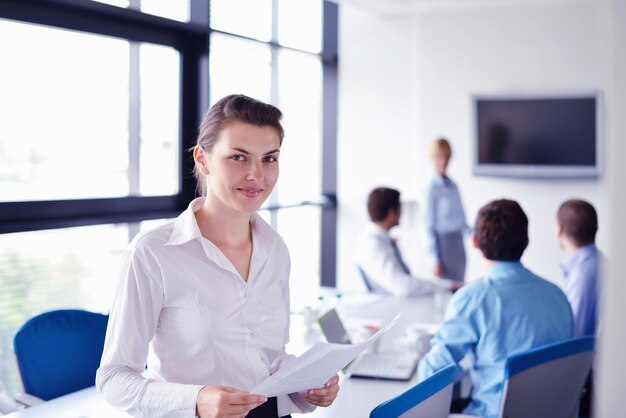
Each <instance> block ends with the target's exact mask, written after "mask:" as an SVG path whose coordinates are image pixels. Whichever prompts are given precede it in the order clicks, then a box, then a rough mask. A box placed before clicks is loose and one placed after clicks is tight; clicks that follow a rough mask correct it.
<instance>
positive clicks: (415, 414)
mask: <svg viewBox="0 0 626 418" xmlns="http://www.w3.org/2000/svg"><path fill="white" fill-rule="evenodd" d="M455 369H456V366H454V365H453V364H451V365H449V366H447V367H445V368H443V369H441V370H439V371H438V372H437V373H435V374H433V375H432V376H430V377H429V378H428V379H426V380H424V381H422V382H420V383H418V384H417V385H415V386H413V387H412V388H410V389H408V390H407V391H405V392H403V393H401V394H400V395H398V396H396V397H395V398H391V399H389V400H388V401H385V402H383V403H381V404H380V405H378V406H377V407H376V408H374V409H373V410H372V412H371V413H370V418H396V417H399V416H402V418H447V417H448V412H449V411H450V402H451V401H452V383H453V382H454V371H455Z"/></svg>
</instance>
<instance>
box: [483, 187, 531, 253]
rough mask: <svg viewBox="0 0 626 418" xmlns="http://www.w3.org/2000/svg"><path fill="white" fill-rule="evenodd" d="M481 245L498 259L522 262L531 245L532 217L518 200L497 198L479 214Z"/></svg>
mask: <svg viewBox="0 0 626 418" xmlns="http://www.w3.org/2000/svg"><path fill="white" fill-rule="evenodd" d="M474 233H475V235H476V239H477V241H478V248H480V251H482V253H483V255H484V256H485V258H487V259H488V260H494V261H518V260H519V259H520V258H522V254H524V250H525V249H526V246H527V245H528V218H527V217H526V214H525V213H524V211H523V210H522V208H521V207H520V205H519V204H518V203H517V202H516V201H514V200H507V199H502V200H494V201H492V202H489V203H487V204H486V205H485V206H483V207H482V208H481V209H480V211H479V212H478V216H477V217H476V226H475V231H474Z"/></svg>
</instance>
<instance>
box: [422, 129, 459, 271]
mask: <svg viewBox="0 0 626 418" xmlns="http://www.w3.org/2000/svg"><path fill="white" fill-rule="evenodd" d="M451 157H452V148H451V147H450V143H449V142H448V141H447V140H446V139H445V138H439V139H437V140H435V141H434V142H433V144H432V146H431V158H432V160H433V164H434V167H435V174H434V176H433V178H432V180H431V181H430V183H429V185H428V190H427V193H426V205H425V212H426V216H425V217H426V232H427V235H428V252H429V254H430V256H431V258H432V261H433V264H434V267H433V274H434V275H435V276H438V277H443V278H446V279H452V280H460V281H463V280H464V279H465V246H464V242H463V232H465V231H466V230H467V231H470V228H469V227H468V226H467V222H466V221H465V211H464V210H463V203H462V202H461V196H460V195H459V189H458V188H457V187H456V184H455V183H454V182H453V181H452V180H451V179H450V177H448V175H447V172H446V170H447V168H448V163H449V162H450V158H451Z"/></svg>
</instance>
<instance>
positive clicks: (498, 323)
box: [418, 200, 573, 418]
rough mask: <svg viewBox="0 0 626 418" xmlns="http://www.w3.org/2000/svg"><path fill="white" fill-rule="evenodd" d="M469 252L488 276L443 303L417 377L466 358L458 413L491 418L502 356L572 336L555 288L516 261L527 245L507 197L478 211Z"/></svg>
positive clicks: (522, 217)
mask: <svg viewBox="0 0 626 418" xmlns="http://www.w3.org/2000/svg"><path fill="white" fill-rule="evenodd" d="M472 242H473V244H474V247H476V248H478V249H479V250H480V252H481V253H482V255H483V257H484V259H485V264H486V267H487V272H486V274H485V277H484V278H483V279H482V280H479V281H477V282H474V283H471V284H468V285H465V286H464V287H462V288H461V289H460V290H458V291H457V292H456V293H455V294H454V295H453V296H452V298H451V299H450V303H449V305H448V309H447V311H446V316H445V319H444V322H443V323H442V324H441V325H440V327H439V329H438V330H437V332H436V334H435V336H434V337H433V340H432V343H431V348H430V351H429V352H428V353H427V354H426V355H425V356H424V357H423V358H422V360H421V361H420V364H419V369H418V375H419V379H420V380H423V379H425V378H427V377H428V376H430V375H432V374H433V373H435V372H436V371H438V370H440V369H442V368H444V367H445V366H447V365H448V364H456V365H457V367H458V370H457V374H458V375H459V376H460V375H461V374H462V372H463V371H462V369H461V367H460V366H459V362H460V361H461V359H463V357H465V355H466V354H467V355H468V358H469V360H470V363H471V367H470V370H469V373H470V378H471V380H472V384H473V388H472V393H471V400H470V403H469V405H468V406H467V407H466V408H465V409H464V411H463V412H464V413H467V414H471V415H478V416H480V417H486V418H492V417H496V416H497V415H498V409H499V405H500V397H501V392H502V384H503V378H504V363H505V360H506V358H507V357H509V356H511V355H513V354H516V353H519V352H522V351H525V350H528V349H531V348H534V347H538V346H541V345H544V344H549V343H553V342H556V341H560V340H565V339H568V338H571V337H572V335H573V318H572V311H571V309H570V306H569V303H568V301H567V298H566V297H565V295H564V294H563V292H562V291H561V290H560V289H559V288H558V287H557V286H556V285H554V284H552V283H550V282H548V281H547V280H544V279H542V278H541V277H539V276H537V275H535V274H533V273H532V272H530V271H529V270H527V269H526V268H525V267H524V266H523V265H522V263H521V262H520V258H521V256H522V254H523V253H524V250H525V249H526V246H527V245H528V218H527V217H526V214H525V213H524V211H523V210H522V208H521V207H520V206H519V205H518V204H517V202H514V201H512V200H496V201H493V202H490V203H488V204H487V205H485V206H484V207H483V208H482V209H480V211H479V212H478V216H477V219H476V224H475V229H474V234H473V236H472Z"/></svg>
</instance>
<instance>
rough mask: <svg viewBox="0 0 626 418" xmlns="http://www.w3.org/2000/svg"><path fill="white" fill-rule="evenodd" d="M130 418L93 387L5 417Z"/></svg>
mask: <svg viewBox="0 0 626 418" xmlns="http://www.w3.org/2000/svg"><path fill="white" fill-rule="evenodd" d="M130 416H131V415H129V414H127V413H125V412H120V411H118V410H116V409H115V408H113V407H112V406H110V405H109V404H107V403H106V402H105V401H104V399H102V398H101V397H100V395H98V392H96V388H95V387H93V386H92V387H90V388H87V389H83V390H79V391H78V392H74V393H70V394H69V395H65V396H61V397H60V398H56V399H52V400H50V401H48V402H44V403H42V404H40V405H37V406H33V407H32V408H26V409H22V410H19V411H17V412H13V413H12V414H8V415H5V417H11V418H43V417H45V418H122V417H125V418H128V417H130Z"/></svg>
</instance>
